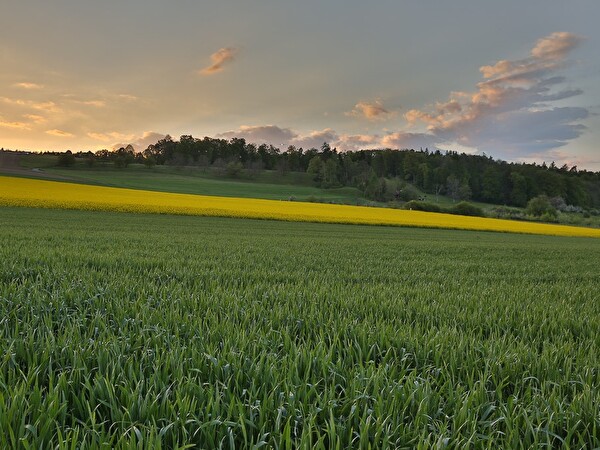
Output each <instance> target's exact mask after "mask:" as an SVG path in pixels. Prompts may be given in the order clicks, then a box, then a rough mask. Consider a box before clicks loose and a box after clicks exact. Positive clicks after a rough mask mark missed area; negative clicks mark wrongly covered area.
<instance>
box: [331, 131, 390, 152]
mask: <svg viewBox="0 0 600 450" xmlns="http://www.w3.org/2000/svg"><path fill="white" fill-rule="evenodd" d="M333 146H334V147H336V148H337V149H338V150H343V151H348V150H365V149H369V148H381V139H380V137H379V136H377V135H371V134H342V135H340V136H339V137H338V140H337V141H336V142H333Z"/></svg>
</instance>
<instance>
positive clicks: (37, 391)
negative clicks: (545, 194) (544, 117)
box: [0, 207, 600, 449]
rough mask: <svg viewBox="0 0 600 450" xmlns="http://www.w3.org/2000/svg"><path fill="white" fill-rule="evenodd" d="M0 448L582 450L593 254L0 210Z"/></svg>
mask: <svg viewBox="0 0 600 450" xmlns="http://www.w3.org/2000/svg"><path fill="white" fill-rule="evenodd" d="M0 229H1V233H0V323H1V326H0V358H1V359H0V448H32V449H33V448H35V449H39V448H41V449H45V448H58V449H67V448H106V449H109V448H132V449H133V448H136V449H137V448H139V449H142V448H143V449H154V448H156V449H158V448H206V449H212V448H219V447H220V448H248V449H250V448H280V449H291V448H320V449H331V448H339V449H343V448H365V449H367V448H406V449H410V448H420V449H425V448H486V449H496V448H511V449H513V448H514V449H518V448H532V447H533V448H544V447H548V448H560V447H562V448H573V449H579V448H594V447H598V446H600V413H599V412H598V405H599V404H600V374H599V367H600V302H599V301H598V280H599V279H600V266H599V265H598V261H600V240H598V239H593V238H574V237H549V236H534V235H521V234H508V233H490V232H473V231H457V230H454V231H452V230H432V229H418V228H397V227H377V226H361V225H332V224H318V223H300V222H280V221H269V220H260V221H259V220H248V219H228V218H218V217H191V216H171V215H147V214H129V213H116V212H93V211H74V210H53V209H30V208H9V207H3V208H0Z"/></svg>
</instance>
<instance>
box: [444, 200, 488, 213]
mask: <svg viewBox="0 0 600 450" xmlns="http://www.w3.org/2000/svg"><path fill="white" fill-rule="evenodd" d="M448 212H449V213H451V214H458V215H461V216H479V217H485V213H484V212H483V209H481V208H480V207H479V206H475V205H473V204H472V203H469V202H460V203H457V204H456V205H454V206H453V207H452V208H450V209H449V210H448Z"/></svg>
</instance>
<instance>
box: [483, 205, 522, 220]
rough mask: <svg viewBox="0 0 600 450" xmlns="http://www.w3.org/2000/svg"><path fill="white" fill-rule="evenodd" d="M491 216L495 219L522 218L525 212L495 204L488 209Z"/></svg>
mask: <svg viewBox="0 0 600 450" xmlns="http://www.w3.org/2000/svg"><path fill="white" fill-rule="evenodd" d="M490 213H491V216H492V217H494V218H496V219H510V220H524V219H525V218H526V217H525V214H523V211H521V210H520V209H519V208H510V207H508V206H496V207H495V208H492V209H491V210H490Z"/></svg>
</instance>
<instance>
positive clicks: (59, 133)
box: [46, 129, 75, 138]
mask: <svg viewBox="0 0 600 450" xmlns="http://www.w3.org/2000/svg"><path fill="white" fill-rule="evenodd" d="M46 134H49V135H50V136H56V137H65V138H67V137H73V136H75V135H74V134H73V133H69V132H68V131H63V130H56V129H55V130H48V131H46Z"/></svg>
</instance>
